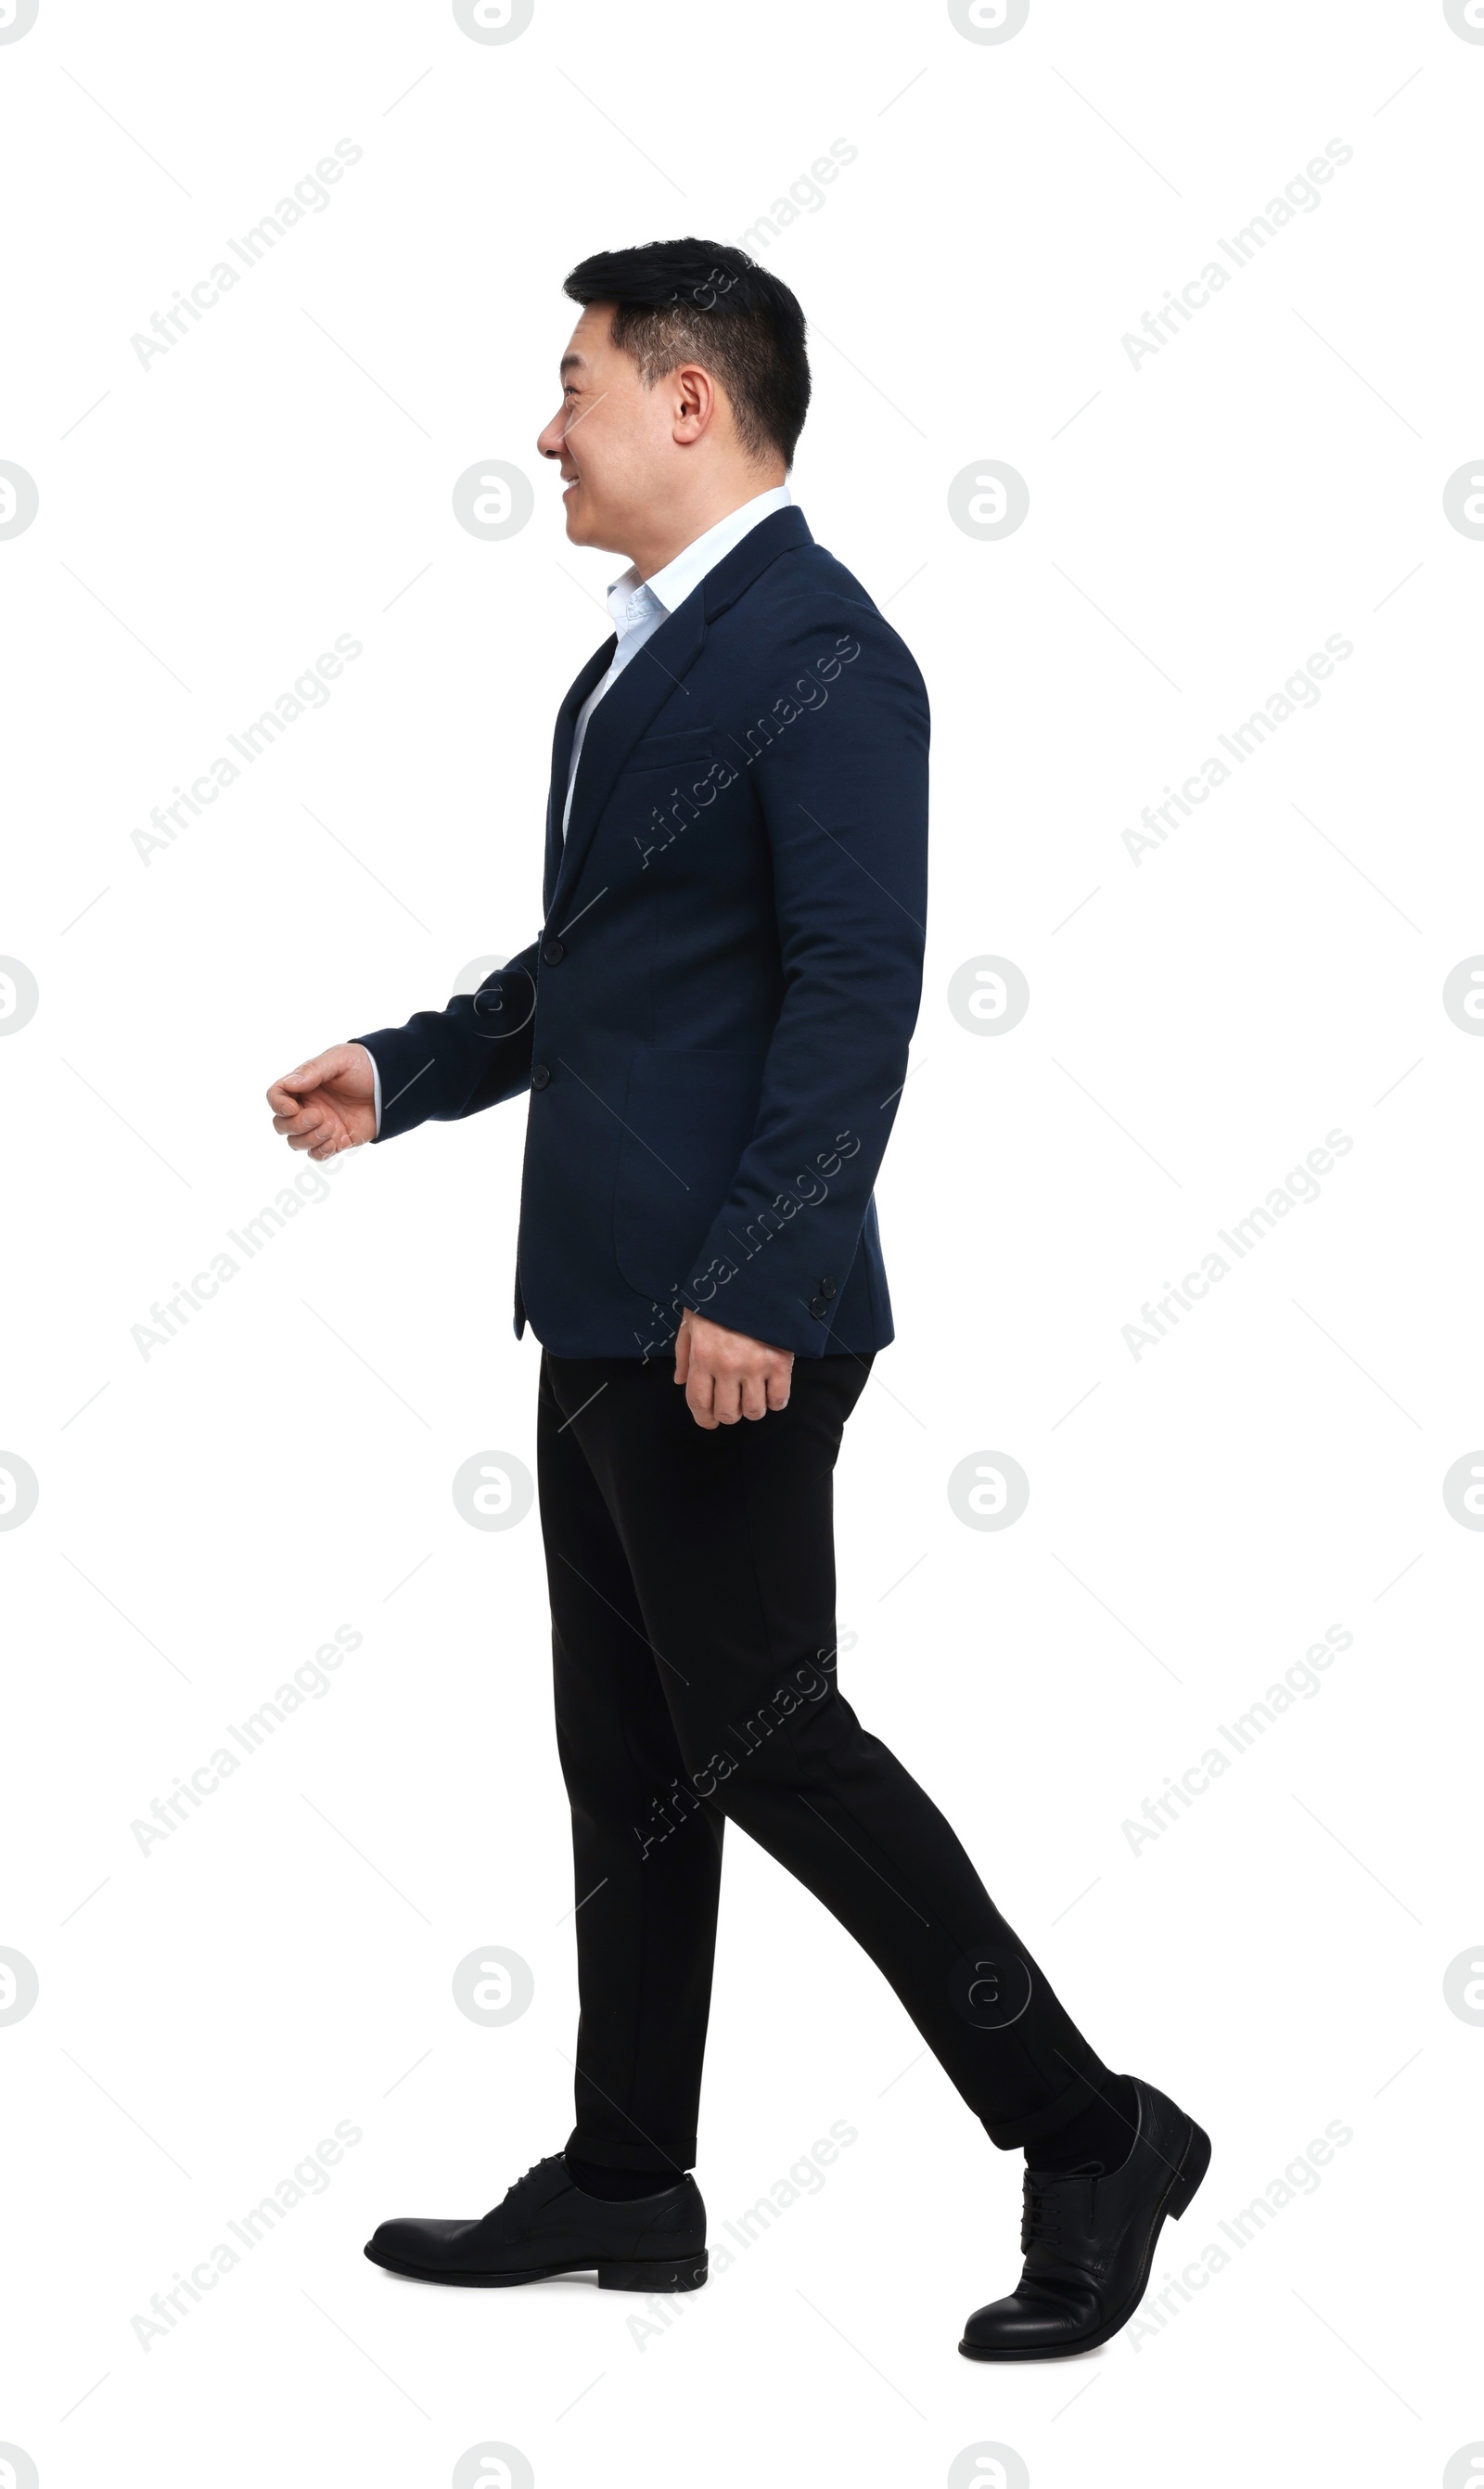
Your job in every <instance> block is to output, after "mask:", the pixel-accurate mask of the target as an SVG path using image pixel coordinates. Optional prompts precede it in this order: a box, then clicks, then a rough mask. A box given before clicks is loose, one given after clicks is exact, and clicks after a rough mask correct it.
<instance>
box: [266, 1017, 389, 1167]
mask: <svg viewBox="0 0 1484 2489" xmlns="http://www.w3.org/2000/svg"><path fill="white" fill-rule="evenodd" d="M268 1102H269V1104H270V1105H271V1108H272V1110H273V1130H274V1131H275V1132H283V1133H285V1134H286V1135H287V1137H288V1144H289V1147H290V1149H291V1150H307V1151H308V1153H309V1156H310V1157H311V1158H312V1159H332V1158H334V1157H335V1156H336V1154H337V1152H339V1151H340V1150H354V1149H358V1148H359V1146H360V1144H361V1142H362V1141H374V1140H375V1138H376V1075H375V1073H374V1072H373V1070H372V1065H371V1057H370V1055H369V1054H368V1053H367V1052H366V1049H365V1047H364V1046H363V1045H331V1046H329V1047H328V1049H327V1051H326V1052H325V1053H324V1054H317V1055H315V1057H314V1058H313V1060H312V1062H309V1063H301V1064H300V1067H299V1069H298V1071H297V1072H286V1073H284V1075H283V1077H282V1079H281V1080H275V1081H274V1082H273V1085H272V1087H271V1089H270V1091H269V1093H268Z"/></svg>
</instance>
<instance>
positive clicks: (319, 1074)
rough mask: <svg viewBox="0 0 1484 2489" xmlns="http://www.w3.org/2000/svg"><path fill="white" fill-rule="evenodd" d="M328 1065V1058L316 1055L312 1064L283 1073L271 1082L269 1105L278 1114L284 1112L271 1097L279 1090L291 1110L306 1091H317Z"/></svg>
mask: <svg viewBox="0 0 1484 2489" xmlns="http://www.w3.org/2000/svg"><path fill="white" fill-rule="evenodd" d="M327 1067H328V1056H327V1055H323V1054H317V1055H316V1056H315V1057H314V1059H313V1061H312V1062H310V1063H300V1065H299V1066H298V1067H297V1069H296V1070H294V1071H293V1072H285V1073H283V1074H282V1076H281V1077H280V1078H279V1079H277V1080H275V1081H274V1082H273V1086H272V1089H270V1091H269V1093H268V1096H269V1103H270V1104H271V1105H272V1106H274V1107H276V1108H277V1110H278V1112H279V1113H280V1114H281V1113H282V1112H283V1111H284V1109H283V1106H282V1105H281V1104H280V1103H279V1101H278V1100H277V1098H275V1097H274V1095H273V1091H274V1090H280V1089H281V1090H282V1091H283V1092H284V1094H285V1097H286V1099H287V1101H288V1104H289V1107H290V1108H292V1107H293V1106H294V1105H295V1104H296V1103H297V1101H298V1100H299V1099H300V1097H301V1096H302V1095H303V1093H304V1091H305V1090H306V1089H318V1088H319V1087H320V1085H321V1083H322V1082H323V1081H324V1080H325V1079H326V1078H327V1077H328V1069H327Z"/></svg>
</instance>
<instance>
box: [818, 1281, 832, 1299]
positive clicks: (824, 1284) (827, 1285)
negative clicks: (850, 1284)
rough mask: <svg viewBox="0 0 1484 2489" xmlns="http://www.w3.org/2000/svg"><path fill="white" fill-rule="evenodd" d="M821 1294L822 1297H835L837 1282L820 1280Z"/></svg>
mask: <svg viewBox="0 0 1484 2489" xmlns="http://www.w3.org/2000/svg"><path fill="white" fill-rule="evenodd" d="M819 1294H820V1295H821V1297H833V1296H834V1295H835V1294H836V1286H835V1282H834V1280H833V1279H821V1280H820V1282H819Z"/></svg>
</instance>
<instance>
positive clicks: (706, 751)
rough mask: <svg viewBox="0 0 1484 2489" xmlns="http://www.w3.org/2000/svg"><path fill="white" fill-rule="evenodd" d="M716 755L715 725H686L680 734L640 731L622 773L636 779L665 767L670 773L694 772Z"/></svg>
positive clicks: (707, 766) (705, 768)
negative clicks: (640, 733)
mask: <svg viewBox="0 0 1484 2489" xmlns="http://www.w3.org/2000/svg"><path fill="white" fill-rule="evenodd" d="M715 757H716V730H715V728H714V727H710V726H688V727H686V728H685V729H684V730H683V731H682V732H680V733H679V734H643V735H641V737H640V739H639V741H638V742H637V743H636V744H635V745H634V746H633V748H632V750H631V751H630V753H629V757H628V758H627V760H625V762H624V764H623V775H624V777H625V778H636V777H639V776H641V775H642V774H644V773H645V772H647V771H652V770H656V769H663V770H668V771H669V772H670V773H671V776H676V775H678V774H679V773H680V772H681V771H682V770H684V771H686V772H688V773H690V774H692V775H695V774H698V773H699V772H702V771H704V770H707V769H709V768H710V766H711V763H712V761H713V759H714V758H715Z"/></svg>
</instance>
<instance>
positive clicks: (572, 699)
mask: <svg viewBox="0 0 1484 2489" xmlns="http://www.w3.org/2000/svg"><path fill="white" fill-rule="evenodd" d="M617 645H618V639H617V634H616V633H615V632H611V633H610V634H609V637H608V638H607V639H606V640H605V641H604V643H603V645H602V646H601V648H595V649H594V650H593V652H592V655H591V656H590V657H589V658H588V660H587V663H586V664H585V666H584V668H583V671H582V672H581V673H580V674H579V675H578V677H577V680H576V682H575V683H574V684H573V685H572V687H571V689H570V691H569V692H568V693H567V696H566V698H565V699H564V700H563V701H562V703H561V706H560V708H559V709H558V710H557V729H556V732H555V733H554V735H553V737H552V778H551V785H550V787H548V789H547V797H546V872H545V878H544V880H543V883H542V897H541V913H542V915H543V916H550V914H551V912H552V901H553V898H554V897H555V895H556V890H557V873H558V871H559V869H560V865H561V816H562V814H563V812H564V811H565V809H566V801H567V776H568V773H569V771H570V769H571V766H572V739H573V736H574V735H575V734H576V732H577V721H578V717H579V715H580V713H581V710H582V705H583V702H584V701H585V699H586V697H587V695H588V693H589V692H590V691H591V689H592V687H593V685H594V683H598V682H601V681H602V679H603V676H604V675H605V674H606V673H607V672H608V669H609V666H610V664H611V663H612V661H613V654H614V649H615V648H616V647H617ZM602 706H603V702H602V701H599V702H598V707H599V708H600V709H601V708H602Z"/></svg>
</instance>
